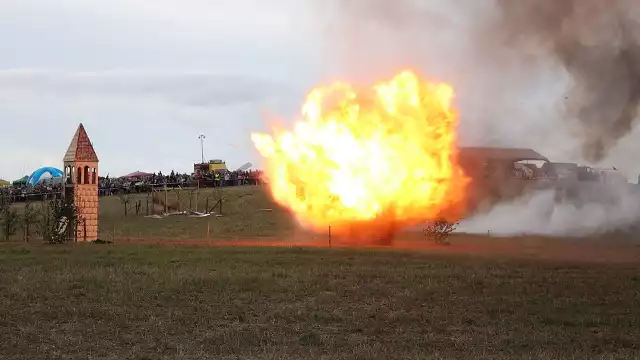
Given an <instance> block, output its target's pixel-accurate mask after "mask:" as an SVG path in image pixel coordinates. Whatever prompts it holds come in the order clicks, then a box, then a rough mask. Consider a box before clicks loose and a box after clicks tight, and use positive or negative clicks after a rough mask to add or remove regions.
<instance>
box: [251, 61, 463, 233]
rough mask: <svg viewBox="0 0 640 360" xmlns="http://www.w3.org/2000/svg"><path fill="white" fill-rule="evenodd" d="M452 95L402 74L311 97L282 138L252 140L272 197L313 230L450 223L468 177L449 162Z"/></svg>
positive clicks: (453, 152)
mask: <svg viewBox="0 0 640 360" xmlns="http://www.w3.org/2000/svg"><path fill="white" fill-rule="evenodd" d="M453 95H454V93H453V88H452V87H451V86H449V85H447V84H441V83H430V82H425V81H422V80H421V79H420V78H419V77H418V76H417V75H416V74H415V73H413V72H411V71H404V72H401V73H400V74H398V75H396V76H395V77H394V78H393V79H391V80H390V81H386V82H381V83H379V84H377V85H375V86H373V87H372V89H368V90H366V91H357V90H356V89H355V88H354V87H353V86H351V85H349V84H346V83H334V84H332V85H330V86H328V87H326V88H317V89H314V90H312V91H311V93H310V94H309V95H308V96H307V99H306V102H305V103H304V105H303V107H302V120H301V121H298V122H296V123H295V126H294V127H293V129H292V130H291V131H278V130H276V129H274V135H273V136H271V135H268V134H259V133H253V134H251V139H252V140H253V143H254V145H255V146H256V148H257V149H258V151H259V152H260V154H261V155H262V156H263V158H264V159H265V164H264V165H265V176H266V180H267V183H268V186H269V189H270V191H271V194H272V195H273V198H274V199H275V200H276V202H278V203H279V204H281V205H282V206H284V207H287V208H288V209H290V210H291V211H292V212H293V214H295V216H296V218H297V219H298V221H299V222H300V223H301V224H302V225H303V226H305V227H307V228H310V229H312V230H315V231H320V232H325V231H326V230H327V228H328V227H329V226H331V227H332V229H335V230H334V231H337V232H340V231H342V230H341V229H347V228H349V226H350V225H353V224H375V225H376V226H378V225H380V224H382V225H385V224H386V225H389V224H395V225H394V226H397V225H400V226H410V225H417V224H419V223H421V222H424V221H428V220H434V219H436V218H440V217H444V218H448V219H450V218H451V217H456V216H459V215H460V212H459V211H460V210H461V204H462V200H463V199H464V197H465V188H466V185H467V183H468V181H469V180H468V178H467V177H466V176H465V175H464V173H463V171H462V170H461V168H460V166H459V165H458V164H457V148H456V128H457V113H456V112H455V111H454V110H453V109H452V106H451V103H452V99H453Z"/></svg>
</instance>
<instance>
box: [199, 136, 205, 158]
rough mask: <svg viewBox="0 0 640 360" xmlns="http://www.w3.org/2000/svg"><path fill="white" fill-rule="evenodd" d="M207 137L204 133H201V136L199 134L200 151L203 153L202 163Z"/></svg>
mask: <svg viewBox="0 0 640 360" xmlns="http://www.w3.org/2000/svg"><path fill="white" fill-rule="evenodd" d="M205 138H206V136H204V135H203V134H200V136H198V139H200V152H201V153H202V162H201V164H204V139H205Z"/></svg>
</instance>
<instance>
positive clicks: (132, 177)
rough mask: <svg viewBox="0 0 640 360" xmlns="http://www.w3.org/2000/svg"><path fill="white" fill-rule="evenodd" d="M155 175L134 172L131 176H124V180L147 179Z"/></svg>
mask: <svg viewBox="0 0 640 360" xmlns="http://www.w3.org/2000/svg"><path fill="white" fill-rule="evenodd" d="M151 175H153V174H152V173H147V172H142V171H136V172H132V173H131V174H127V175H125V176H122V178H125V179H141V178H145V177H149V176H151Z"/></svg>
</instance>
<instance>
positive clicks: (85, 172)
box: [83, 166, 89, 184]
mask: <svg viewBox="0 0 640 360" xmlns="http://www.w3.org/2000/svg"><path fill="white" fill-rule="evenodd" d="M83 176H84V183H85V184H88V183H89V167H88V166H85V167H84V175H83Z"/></svg>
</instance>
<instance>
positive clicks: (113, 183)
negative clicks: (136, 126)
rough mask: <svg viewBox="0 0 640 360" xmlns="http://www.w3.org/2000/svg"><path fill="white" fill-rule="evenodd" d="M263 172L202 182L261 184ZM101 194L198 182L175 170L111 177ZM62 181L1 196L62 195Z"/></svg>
mask: <svg viewBox="0 0 640 360" xmlns="http://www.w3.org/2000/svg"><path fill="white" fill-rule="evenodd" d="M261 178H262V172H261V171H259V170H248V171H227V170H222V171H216V172H212V173H207V174H203V176H202V178H201V179H200V184H199V185H200V186H201V187H217V186H240V185H257V184H260V182H261V180H260V179H261ZM98 180H99V181H98V192H99V195H100V196H110V195H118V194H122V193H143V192H149V191H151V190H152V189H153V188H157V187H165V186H167V187H170V188H175V187H193V186H196V185H197V183H198V181H197V179H196V177H195V174H180V173H176V172H174V171H172V172H171V173H170V174H168V175H165V174H162V172H158V173H154V174H144V175H140V176H131V177H120V178H111V177H109V176H108V175H107V176H106V177H100V178H99V179H98ZM61 192H62V182H52V181H51V180H46V181H43V182H40V183H38V184H37V185H35V186H32V185H18V186H8V187H0V194H3V195H9V196H11V197H12V200H13V201H26V200H43V199H46V198H51V197H53V196H55V195H56V194H61Z"/></svg>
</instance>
